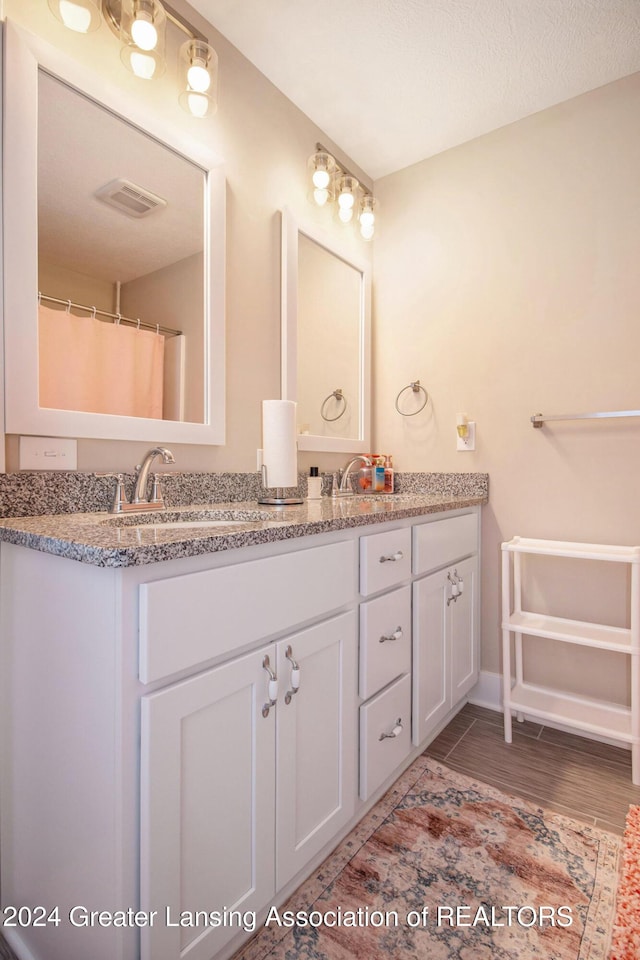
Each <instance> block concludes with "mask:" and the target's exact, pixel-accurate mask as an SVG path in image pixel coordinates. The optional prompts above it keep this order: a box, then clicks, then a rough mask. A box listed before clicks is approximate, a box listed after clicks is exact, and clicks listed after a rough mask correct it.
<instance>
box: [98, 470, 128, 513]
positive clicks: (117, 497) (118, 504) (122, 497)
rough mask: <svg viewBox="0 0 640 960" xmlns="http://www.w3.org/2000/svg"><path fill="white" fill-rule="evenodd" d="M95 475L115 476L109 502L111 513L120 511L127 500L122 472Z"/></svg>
mask: <svg viewBox="0 0 640 960" xmlns="http://www.w3.org/2000/svg"><path fill="white" fill-rule="evenodd" d="M96 477H115V479H116V481H117V482H116V490H115V493H114V495H113V502H112V504H111V513H121V512H122V509H123V507H124V505H125V504H127V503H128V502H129V501H128V500H127V494H126V492H125V489H124V473H96Z"/></svg>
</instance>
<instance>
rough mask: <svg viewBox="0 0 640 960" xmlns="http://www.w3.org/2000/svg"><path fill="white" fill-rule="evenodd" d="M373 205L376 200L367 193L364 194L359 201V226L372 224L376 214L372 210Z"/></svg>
mask: <svg viewBox="0 0 640 960" xmlns="http://www.w3.org/2000/svg"><path fill="white" fill-rule="evenodd" d="M375 206H376V201H375V200H374V198H373V197H372V196H369V194H365V196H364V197H363V198H362V200H361V201H360V215H359V217H358V219H359V221H360V226H361V227H365V226H366V227H372V226H373V225H374V223H375V220H376V215H375V212H374V210H375Z"/></svg>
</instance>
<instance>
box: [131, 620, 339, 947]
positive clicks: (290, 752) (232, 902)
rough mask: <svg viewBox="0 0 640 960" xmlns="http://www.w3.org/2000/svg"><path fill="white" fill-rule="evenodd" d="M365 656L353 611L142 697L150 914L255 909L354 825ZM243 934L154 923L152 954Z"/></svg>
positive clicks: (144, 860) (148, 930) (149, 934)
mask: <svg viewBox="0 0 640 960" xmlns="http://www.w3.org/2000/svg"><path fill="white" fill-rule="evenodd" d="M355 649H356V614H355V611H349V612H348V613H345V614H342V615H341V616H339V617H335V618H332V619H330V620H328V621H326V622H324V623H321V624H319V625H316V626H314V627H311V628H309V629H308V630H304V631H301V632H300V633H298V634H295V635H294V636H291V637H288V638H286V639H284V640H281V641H279V642H278V643H277V644H270V645H268V646H265V647H261V648H260V649H259V650H257V651H255V652H254V653H250V654H248V655H246V656H244V657H239V658H238V659H236V660H233V661H231V662H230V663H226V664H223V665H222V666H220V667H216V668H214V669H213V670H208V671H207V672H206V673H203V674H199V675H198V676H196V677H193V678H191V679H189V680H185V681H183V682H181V683H177V684H174V685H173V686H171V687H169V688H168V689H164V690H161V691H159V692H158V693H153V694H150V695H149V696H146V697H143V698H142V796H141V827H142V832H141V908H142V909H143V910H146V911H152V910H157V911H158V912H159V915H160V916H161V917H163V918H164V916H165V911H166V910H167V908H168V909H169V911H170V915H171V916H172V917H173V918H174V920H175V922H176V924H178V920H179V917H180V915H181V913H182V912H183V911H184V912H187V913H193V912H196V911H206V912H210V911H212V910H213V911H222V910H223V909H224V908H225V907H226V908H227V909H228V910H239V911H245V910H253V911H258V910H260V909H261V908H262V907H264V906H265V905H266V904H267V903H268V902H269V901H270V900H271V899H272V898H273V896H274V893H275V891H276V889H280V888H282V887H283V886H284V885H285V884H286V883H287V882H288V881H289V880H290V879H291V878H292V877H293V876H295V874H296V873H297V872H298V871H299V870H300V869H302V868H303V867H304V865H305V863H307V862H308V861H309V860H310V859H311V858H312V857H313V856H314V855H315V854H317V853H318V852H319V851H321V850H322V848H323V847H324V846H325V845H326V844H327V843H329V841H330V840H331V839H332V837H333V836H335V835H336V834H337V833H338V831H339V830H340V828H341V827H342V826H344V825H345V824H346V823H347V822H348V821H349V820H350V819H351V817H352V816H353V812H354V800H355V775H354V774H355V767H354V757H355V753H354V749H355V744H354V732H353V729H354V728H353V716H354V712H355V703H354V688H355ZM265 658H268V659H265ZM294 671H296V672H294ZM271 672H273V673H274V674H276V676H277V683H278V689H277V695H276V691H275V688H274V687H273V686H271V696H273V699H274V700H275V701H276V702H275V704H271V703H270V701H269V698H270V692H269V687H270V684H272V681H271V679H270V673H271ZM292 679H293V681H294V682H293V683H292ZM296 685H298V689H297V692H295V693H294V692H293V691H294V690H295V688H296ZM276 796H277V797H278V804H277V807H276ZM237 932H238V929H237V927H234V926H233V925H226V926H223V925H220V926H217V927H205V928H204V929H203V927H196V928H194V927H189V926H185V927H180V926H179V925H176V926H168V925H167V924H165V923H162V924H157V925H154V926H152V927H145V928H144V930H143V931H142V957H143V958H148V960H178V958H180V957H183V956H184V957H186V956H188V957H189V958H190V960H210V958H211V957H213V956H214V955H215V953H216V952H217V951H218V950H220V949H221V947H222V946H223V945H224V944H225V943H226V942H227V941H228V940H230V939H231V938H232V937H233V936H234V935H235V934H236V933H237Z"/></svg>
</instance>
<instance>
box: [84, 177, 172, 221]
mask: <svg viewBox="0 0 640 960" xmlns="http://www.w3.org/2000/svg"><path fill="white" fill-rule="evenodd" d="M95 196H96V197H97V198H98V200H102V201H103V203H108V204H109V205H110V206H112V207H115V208H116V210H119V211H120V212H121V213H126V214H127V216H129V217H136V219H140V217H148V216H149V214H150V213H153V211H154V210H160V209H162V208H163V207H166V205H167V201H166V200H163V199H162V197H158V196H156V194H155V193H151V192H150V191H149V190H145V189H144V187H139V186H137V184H135V183H131V181H130V180H121V179H120V180H112V181H111V182H110V183H107V184H105V186H104V187H100V189H99V190H96V192H95Z"/></svg>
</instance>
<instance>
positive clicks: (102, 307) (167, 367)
mask: <svg viewBox="0 0 640 960" xmlns="http://www.w3.org/2000/svg"><path fill="white" fill-rule="evenodd" d="M38 108H39V109H38V288H39V292H40V294H41V297H40V309H39V340H38V357H39V402H40V406H43V407H52V408H57V409H63V410H84V411H87V412H92V413H106V414H120V415H125V416H137V417H150V418H154V419H166V420H188V421H193V422H197V423H202V422H203V421H204V376H203V373H204V324H203V316H204V221H203V209H204V207H203V195H204V174H203V171H202V170H200V169H199V168H198V167H197V166H195V165H194V164H192V163H190V162H189V161H188V160H186V159H185V158H184V157H182V156H179V155H178V154H177V153H174V151H172V150H170V149H169V148H168V147H166V146H164V145H163V144H160V143H158V142H157V141H155V140H153V139H152V138H151V137H149V136H147V135H146V134H145V133H143V132H142V131H140V130H138V129H137V128H136V127H134V126H132V125H131V124H129V123H127V122H126V121H125V120H123V119H122V118H121V117H118V116H116V115H114V114H113V113H110V112H109V111H108V110H105V109H104V108H103V107H101V106H100V105H99V104H97V103H95V102H94V101H93V100H90V99H88V98H87V97H84V96H82V94H80V93H78V92H77V91H76V90H73V89H72V88H71V87H69V86H67V85H66V84H64V83H61V82H60V81H59V80H57V79H56V78H54V77H52V76H50V75H49V74H47V73H45V72H44V71H42V70H40V71H39V76H38ZM68 301H71V302H72V304H76V305H77V306H74V307H71V308H68V307H66V306H65V305H66V304H67V303H68ZM93 308H95V310H94V309H93ZM98 311H99V312H98ZM122 318H126V319H122Z"/></svg>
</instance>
